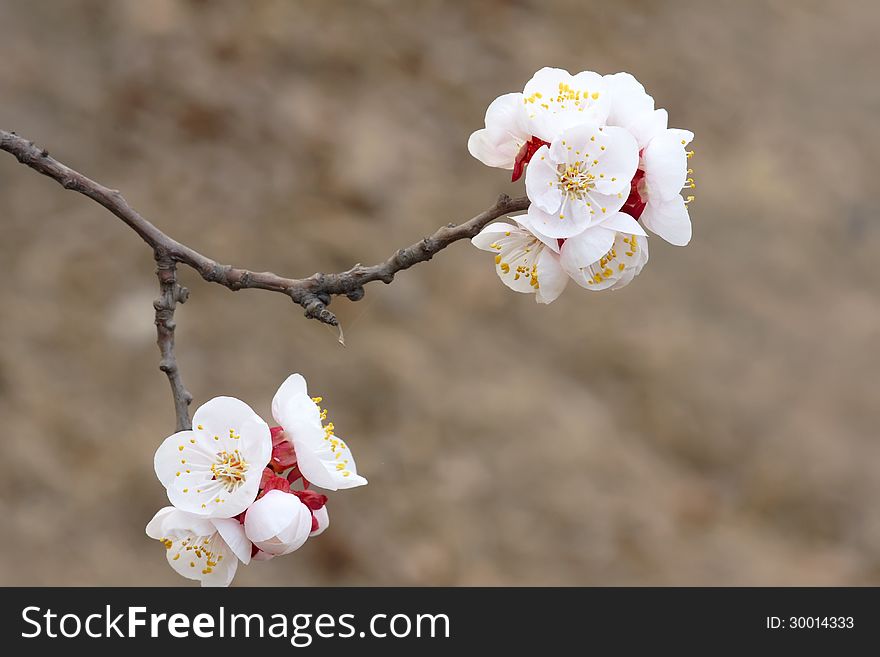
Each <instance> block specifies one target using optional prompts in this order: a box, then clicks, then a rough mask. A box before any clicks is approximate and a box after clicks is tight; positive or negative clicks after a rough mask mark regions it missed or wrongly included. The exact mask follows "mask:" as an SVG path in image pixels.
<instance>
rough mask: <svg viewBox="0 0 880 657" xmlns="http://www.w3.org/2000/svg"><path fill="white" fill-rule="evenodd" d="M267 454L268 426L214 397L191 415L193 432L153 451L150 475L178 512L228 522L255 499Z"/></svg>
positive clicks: (241, 406) (238, 405)
mask: <svg viewBox="0 0 880 657" xmlns="http://www.w3.org/2000/svg"><path fill="white" fill-rule="evenodd" d="M271 453H272V438H271V437H270V433H269V426H268V425H267V424H266V423H265V422H264V421H263V420H262V419H261V418H260V417H259V416H258V415H257V414H256V413H254V412H253V411H252V410H251V408H250V406H248V405H247V404H245V403H244V402H243V401H240V400H238V399H235V398H234V397H215V398H214V399H212V400H210V401H209V402H207V403H206V404H204V405H203V406H201V407H200V408H199V409H198V410H197V411H196V412H195V414H194V415H193V429H192V430H191V431H179V432H178V433H175V434H174V435H172V436H169V437H168V438H166V439H165V441H164V442H163V443H162V444H161V445H160V446H159V449H157V450H156V456H155V459H154V466H155V469H156V476H157V477H159V481H161V482H162V485H163V486H165V488H166V490H167V493H168V499H169V500H170V501H171V503H172V504H173V505H174V506H175V507H177V508H178V509H181V510H183V511H188V512H190V513H194V514H196V515H199V516H205V517H209V518H231V517H233V516H236V515H238V514H239V513H241V512H242V511H244V510H245V509H246V508H247V507H248V506H249V505H250V503H251V502H253V501H254V500H255V499H256V497H257V492H258V490H259V487H260V478H261V476H262V474H263V468H265V467H266V464H267V463H268V462H269V458H270V456H271Z"/></svg>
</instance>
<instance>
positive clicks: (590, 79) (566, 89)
mask: <svg viewBox="0 0 880 657" xmlns="http://www.w3.org/2000/svg"><path fill="white" fill-rule="evenodd" d="M523 100H524V101H525V102H524V107H525V114H526V117H527V122H526V129H527V131H528V132H529V133H530V134H532V135H534V136H536V137H538V138H540V139H543V140H544V141H547V142H552V141H554V140H555V139H556V138H557V137H558V136H559V134H560V133H561V132H562V131H564V130H567V129H568V128H571V127H572V126H576V125H578V124H580V123H583V122H585V121H592V122H595V123H599V124H602V123H604V122H605V120H606V119H607V117H608V110H609V107H610V104H609V103H610V99H609V97H608V94H607V91H606V87H605V82H604V80H603V79H602V77H601V76H600V75H598V74H596V73H593V72H591V71H584V72H582V73H578V74H577V75H574V76H573V75H571V74H569V73H568V71H564V70H562V69H554V68H543V69H541V70H540V71H538V72H537V73H535V75H534V76H533V77H532V79H531V80H529V82H528V83H526V86H525V89H524V90H523Z"/></svg>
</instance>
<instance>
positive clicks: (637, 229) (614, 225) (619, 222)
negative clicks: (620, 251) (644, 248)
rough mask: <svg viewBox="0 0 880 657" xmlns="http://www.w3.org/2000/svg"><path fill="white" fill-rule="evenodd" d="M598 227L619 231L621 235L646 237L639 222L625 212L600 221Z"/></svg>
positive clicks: (646, 234)
mask: <svg viewBox="0 0 880 657" xmlns="http://www.w3.org/2000/svg"><path fill="white" fill-rule="evenodd" d="M600 225H601V226H602V228H609V229H611V230H616V231H620V232H621V233H628V234H630V235H641V236H643V237H647V236H648V233H646V232H645V231H644V229H643V228H642V227H641V226H639V222H638V221H636V220H635V219H633V218H632V217H631V216H629V215H628V214H626V213H625V212H615V213H614V214H613V215H611V216H610V217H608V218H607V219H605V220H604V221H602V223H601V224H600Z"/></svg>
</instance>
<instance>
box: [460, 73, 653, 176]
mask: <svg viewBox="0 0 880 657" xmlns="http://www.w3.org/2000/svg"><path fill="white" fill-rule="evenodd" d="M610 102H611V100H610V98H609V97H608V94H607V93H606V91H605V82H604V80H603V78H602V76H600V75H599V74H597V73H592V72H590V71H584V72H582V73H578V74H577V75H571V74H570V73H569V72H568V71H564V70H562V69H558V68H542V69H541V70H540V71H538V72H537V73H535V75H534V76H532V79H531V80H529V81H528V82H527V83H526V86H525V90H524V92H523V93H509V94H504V95H503V96H499V97H498V98H496V99H495V100H494V101H492V103H491V104H490V105H489V108H488V109H487V110H486V119H485V125H486V127H485V128H483V129H481V130H477V131H475V132H474V133H473V134H472V135H471V136H470V138H469V139H468V151H469V152H470V154H471V155H473V156H474V157H475V158H477V159H478V160H480V162H482V163H483V164H486V165H488V166H490V167H499V168H502V169H513V170H514V171H513V176H512V179H513V180H514V181H516V180H519V178H520V176H521V175H522V171H523V167H524V166H525V164H527V163H528V162H529V160H530V159H531V157H532V156H533V155H534V153H535V151H536V150H537V149H538V148H539V147H540V146H541V145H543V144H549V143H550V142H551V141H553V139H555V138H556V137H557V136H558V135H559V134H560V133H561V132H563V131H564V130H566V129H567V128H570V127H573V126H575V125H580V124H582V123H597V124H600V125H602V124H604V123H605V119H606V117H607V116H608V111H609V108H610ZM652 105H653V101H652Z"/></svg>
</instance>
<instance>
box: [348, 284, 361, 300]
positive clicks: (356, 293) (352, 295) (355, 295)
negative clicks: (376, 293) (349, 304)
mask: <svg viewBox="0 0 880 657" xmlns="http://www.w3.org/2000/svg"><path fill="white" fill-rule="evenodd" d="M345 296H347V297H348V298H349V300H351V301H360V300H361V299H363V298H364V287H363V285H358V286H357V287H356V288H354V289H353V290H349V291H348V292H346V293H345Z"/></svg>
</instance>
